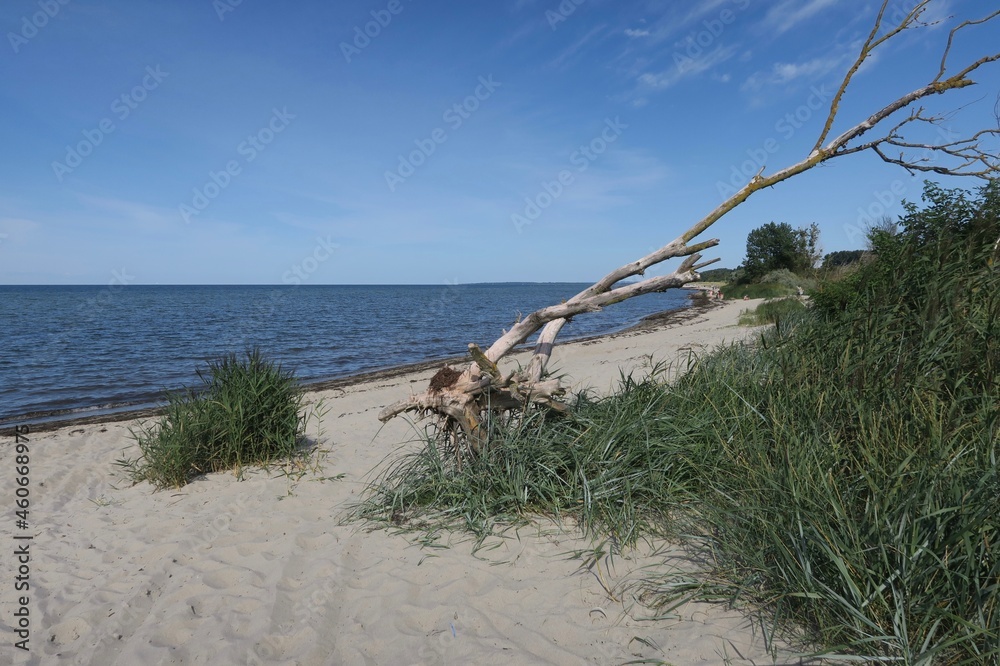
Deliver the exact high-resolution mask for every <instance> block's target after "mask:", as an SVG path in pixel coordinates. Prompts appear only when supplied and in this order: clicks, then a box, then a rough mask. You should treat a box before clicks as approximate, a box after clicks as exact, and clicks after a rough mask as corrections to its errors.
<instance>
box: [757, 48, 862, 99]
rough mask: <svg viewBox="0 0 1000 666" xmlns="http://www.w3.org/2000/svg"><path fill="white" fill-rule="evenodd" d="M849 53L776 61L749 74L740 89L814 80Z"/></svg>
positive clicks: (831, 68) (759, 88)
mask: <svg viewBox="0 0 1000 666" xmlns="http://www.w3.org/2000/svg"><path fill="white" fill-rule="evenodd" d="M849 55H850V54H849V53H845V52H842V53H838V54H831V55H826V56H822V57H819V58H813V59H812V60H806V61H804V62H777V63H775V64H774V65H772V66H771V69H769V70H766V71H762V72H755V73H753V74H751V75H750V77H749V78H747V80H746V81H744V82H743V85H742V86H741V87H740V89H741V90H743V91H744V92H752V93H759V92H761V91H762V90H763V89H764V88H767V87H771V86H789V85H792V84H794V83H795V82H796V81H797V80H798V79H808V80H816V79H819V78H822V77H823V76H826V75H827V74H829V73H830V72H832V71H833V70H834V69H837V68H838V67H840V66H841V65H842V64H843V63H844V62H845V61H846V59H847V58H848V57H849Z"/></svg>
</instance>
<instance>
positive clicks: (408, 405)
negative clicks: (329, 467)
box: [379, 0, 1000, 452]
mask: <svg viewBox="0 0 1000 666" xmlns="http://www.w3.org/2000/svg"><path fill="white" fill-rule="evenodd" d="M933 2H934V0H924V1H922V2H918V3H916V6H915V7H913V9H912V10H910V11H909V13H907V15H906V16H905V17H904V18H903V19H902V20H901V21H900V22H899V24H898V25H895V26H885V25H884V20H885V14H886V9H887V7H888V4H889V3H888V0H885V2H883V3H882V6H881V9H880V10H879V13H878V16H877V18H876V20H875V24H874V26H873V27H872V30H871V33H870V34H869V35H868V38H867V39H866V40H865V42H864V44H863V45H862V47H861V49H860V51H859V53H858V56H857V58H856V60H855V61H854V63H853V64H852V66H851V67H850V69H849V70H848V72H847V74H846V75H845V76H844V79H843V81H842V82H841V84H840V86H839V88H838V90H837V92H836V94H835V95H834V97H833V99H832V101H831V103H830V110H829V113H828V114H827V117H826V120H825V122H824V125H823V127H822V130H821V131H820V133H819V136H818V138H817V141H816V143H815V146H814V147H813V149H812V150H811V152H810V153H809V155H807V156H806V157H805V158H804V159H803V160H801V161H799V162H797V163H795V164H792V165H790V166H787V167H785V168H783V169H780V170H778V171H776V172H774V173H772V174H770V175H765V173H764V170H765V169H764V168H762V169H761V170H760V171H759V172H758V173H757V174H756V175H755V176H754V177H753V178H751V179H750V181H749V182H748V183H747V184H746V185H744V186H743V187H742V188H741V189H740V190H739V191H737V192H735V193H734V194H733V195H732V196H730V197H729V198H728V199H727V200H726V201H724V202H723V203H722V204H720V205H719V206H718V207H716V208H715V209H714V210H713V211H711V212H710V213H709V214H708V215H706V216H705V217H704V218H702V219H701V220H700V221H698V222H697V223H696V224H694V225H693V226H692V227H691V228H689V229H688V230H687V231H685V232H684V233H683V234H681V235H680V236H678V237H677V238H675V239H674V240H672V241H671V242H670V243H668V244H666V245H665V246H663V247H662V248H660V249H659V250H656V251H655V252H653V253H651V254H649V255H647V256H645V257H643V258H641V259H639V260H638V261H634V262H631V263H628V264H625V265H624V266H621V267H620V268H617V269H615V270H614V271H612V272H611V273H609V274H608V275H606V276H605V277H604V278H602V279H601V280H599V281H598V282H596V283H594V284H593V285H592V286H590V287H588V288H587V289H585V290H584V291H581V292H580V293H579V294H577V295H576V296H574V297H572V298H570V299H569V300H567V301H566V302H564V303H560V304H558V305H552V306H549V307H546V308H542V309H541V310H537V311H535V312H532V313H531V314H530V315H528V316H527V317H525V318H523V319H522V320H520V321H519V322H517V323H516V324H515V325H514V326H513V327H512V328H511V329H510V330H509V331H506V332H504V334H503V335H502V336H501V337H500V338H499V339H497V341H496V342H494V343H493V344H492V345H491V346H490V347H489V349H487V350H486V351H485V352H484V351H482V350H481V349H480V348H479V347H478V346H477V345H475V344H470V345H469V352H470V355H471V357H472V360H471V361H470V362H469V364H468V365H467V366H466V367H465V368H464V369H461V370H456V369H452V368H447V367H446V368H444V369H442V370H441V371H440V372H438V373H437V374H436V375H435V376H434V378H433V379H432V380H431V383H430V386H429V387H428V388H427V390H426V391H424V392H423V393H420V394H417V395H413V396H411V397H409V398H407V399H405V400H402V401H400V402H397V403H395V404H393V405H390V406H388V407H386V408H385V409H384V410H383V411H382V412H381V413H380V414H379V419H380V420H382V421H383V422H385V421H388V420H389V419H391V418H393V417H395V416H398V415H399V414H402V413H404V412H415V413H417V414H418V415H420V416H427V415H431V416H434V417H436V418H437V419H438V420H439V421H438V422H439V425H442V426H443V427H444V428H445V430H446V431H448V432H449V433H451V434H452V436H454V437H455V438H456V444H457V442H458V441H460V440H464V441H465V442H466V443H467V444H468V446H469V448H470V449H471V450H472V451H473V452H475V451H478V450H479V449H480V448H481V446H482V444H483V439H484V436H485V435H484V432H485V429H484V428H483V427H482V426H483V423H484V420H485V419H488V418H490V417H491V415H495V414H498V413H502V412H508V411H517V410H522V409H524V408H525V407H527V406H529V405H532V404H539V405H543V406H545V407H548V408H551V409H556V410H565V409H567V407H566V405H565V404H563V403H562V402H561V401H560V397H561V396H562V395H563V393H564V389H563V387H562V386H560V384H559V381H558V380H555V379H545V369H546V366H547V364H548V361H549V358H550V357H551V354H552V349H553V346H554V344H555V340H556V338H557V337H558V335H559V332H560V330H561V329H562V327H563V325H564V324H565V323H566V322H567V321H568V320H569V319H570V318H572V317H574V316H576V315H580V314H583V313H586V312H595V311H597V310H600V309H601V308H604V307H606V306H608V305H611V304H613V303H618V302H620V301H624V300H626V299H629V298H634V297H636V296H640V295H642V294H648V293H653V292H662V291H666V290H668V289H674V288H677V287H681V286H683V285H685V284H688V283H691V282H695V281H697V280H698V279H700V278H699V275H698V270H699V269H701V268H703V267H705V266H708V265H710V264H712V263H714V262H715V261H718V260H717V259H713V260H709V261H702V260H701V259H702V256H701V252H703V251H704V250H706V249H708V248H711V247H714V246H716V245H718V243H719V240H718V239H715V238H713V239H710V240H704V241H700V242H695V241H696V239H697V238H698V237H699V236H700V235H702V234H703V233H704V232H705V231H706V230H708V228H709V227H711V226H712V225H713V224H715V223H716V222H717V221H718V220H719V219H721V218H722V217H723V216H725V215H726V214H727V213H729V212H730V211H732V210H733V209H734V208H736V207H737V206H739V205H740V204H742V203H743V202H744V201H746V200H747V199H748V198H749V197H750V196H751V195H753V194H754V193H756V192H759V191H760V190H762V189H764V188H767V187H771V186H773V185H777V184H778V183H780V182H782V181H785V180H788V179H789V178H791V177H793V176H796V175H798V174H800V173H802V172H804V171H808V170H810V169H812V168H813V167H816V166H818V165H820V164H823V163H824V162H827V161H829V160H832V159H834V158H836V157H842V156H844V155H851V154H854V153H860V152H864V151H871V152H874V153H875V154H876V155H878V156H879V157H880V158H881V159H882V160H884V161H885V162H887V163H890V164H895V165H898V166H902V167H903V168H905V169H907V170H909V171H910V172H911V173H912V172H918V171H925V172H933V173H938V174H946V175H961V176H975V177H981V178H996V177H997V176H998V175H1000V158H998V156H997V155H996V154H991V153H990V152H988V150H987V149H985V148H983V142H984V141H986V140H989V139H991V138H997V137H998V136H1000V121H998V128H997V129H983V130H981V131H978V132H976V133H974V134H972V135H971V136H969V137H967V138H960V139H957V140H954V141H948V142H941V143H920V142H914V141H907V140H906V139H905V138H904V137H903V136H902V132H903V130H904V129H908V128H909V127H910V126H915V125H920V124H924V125H936V124H940V123H941V122H942V121H943V119H944V117H943V116H940V115H927V114H926V113H925V111H924V109H923V108H922V107H917V106H916V103H917V102H919V101H920V100H923V99H925V98H929V97H931V96H933V95H941V94H945V93H948V92H949V91H952V90H958V89H961V88H965V87H967V86H971V85H974V84H975V82H974V81H973V80H972V79H970V78H969V77H970V75H971V74H972V73H973V72H975V71H976V70H978V69H979V68H980V67H983V66H984V65H986V64H988V63H992V62H996V61H997V60H1000V52H998V53H994V54H987V55H984V56H983V57H981V58H979V59H978V60H975V61H974V62H972V63H970V64H967V65H965V66H963V67H962V68H961V69H958V70H957V71H956V72H955V73H953V74H950V75H949V74H948V69H949V67H948V59H949V56H950V54H951V49H952V45H953V43H954V40H955V38H956V36H957V35H958V34H959V33H960V32H961V31H963V30H967V29H970V28H975V27H977V26H981V25H982V24H985V23H988V22H990V21H994V19H997V17H998V16H1000V10H996V11H994V12H992V13H990V14H987V15H986V16H984V17H982V18H979V19H974V20H966V21H963V22H961V23H959V24H958V25H956V26H955V27H954V28H952V29H951V31H950V32H949V35H948V40H947V44H946V46H945V48H944V50H943V54H942V58H941V65H940V68H939V70H938V71H937V73H936V75H935V76H934V78H933V79H932V80H931V81H930V82H928V83H927V84H926V85H924V86H921V87H919V88H917V89H916V90H913V91H911V92H909V93H907V94H905V95H902V96H901V97H899V98H897V99H896V100H895V101H892V102H890V103H889V104H887V105H886V106H884V107H883V108H882V109H880V110H878V111H876V112H875V113H873V114H871V116H869V117H868V118H866V119H865V120H863V121H861V122H859V123H857V124H855V125H853V126H852V127H850V128H849V129H847V130H845V131H843V132H841V133H840V134H839V135H837V136H835V137H834V138H833V139H830V134H831V131H832V129H833V125H834V121H835V120H836V119H837V115H838V112H839V110H840V104H841V100H842V99H843V97H844V95H845V93H846V92H847V89H848V86H849V85H850V83H851V81H852V80H853V78H854V76H855V74H857V72H858V70H859V69H860V68H861V66H862V65H863V64H864V63H865V62H866V61H867V60H868V59H869V58H871V57H872V55H873V54H874V53H875V51H876V50H877V49H878V48H879V47H880V46H881V45H883V44H884V43H885V42H887V41H889V40H890V39H892V38H893V37H895V36H897V35H899V34H900V33H902V32H904V31H906V30H911V29H919V28H926V27H927V26H928V25H929V24H928V23H926V22H924V21H923V20H922V16H923V15H924V13H925V11H926V9H927V8H928V7H929V6H930V5H931V4H933ZM883 30H885V32H883ZM907 109H909V110H910V113H909V115H908V116H906V117H905V118H903V119H902V120H901V121H898V122H896V124H895V125H893V126H891V127H889V128H888V129H887V130H885V131H884V133H883V134H882V135H881V136H879V137H878V138H874V139H869V140H867V141H864V142H861V141H860V140H861V139H862V137H865V138H867V137H868V136H869V135H870V134H872V132H873V130H875V129H876V128H877V127H879V126H881V125H882V124H888V123H887V122H886V121H888V119H889V118H890V117H892V116H895V115H897V114H898V113H899V112H901V111H904V110H907ZM915 153H919V154H915ZM938 159H941V160H944V162H941V163H938ZM680 257H683V258H684V260H683V261H682V263H681V264H680V265H679V266H678V267H677V268H676V269H675V270H674V271H673V272H671V273H670V274H669V275H663V276H657V277H651V278H647V279H643V280H641V281H638V282H634V283H631V284H627V285H624V286H620V283H621V282H622V280H625V279H627V278H631V277H636V276H642V275H644V273H645V272H646V270H648V269H649V268H651V267H653V266H656V265H657V264H660V263H662V262H664V261H666V260H668V259H673V258H680ZM539 329H541V334H540V335H539V337H538V341H537V343H536V345H535V350H534V354H533V356H532V358H531V361H530V363H528V365H527V366H526V367H525V368H523V369H521V370H520V371H517V372H509V373H507V374H502V373H501V371H500V369H499V368H498V366H497V364H498V363H499V362H500V360H501V359H503V358H504V357H505V356H507V355H508V354H509V353H510V352H511V351H512V350H513V349H514V348H515V347H516V346H518V345H520V344H522V343H524V342H525V341H526V340H527V339H528V338H529V337H530V336H531V335H533V334H534V333H536V332H537V331H538V330H539Z"/></svg>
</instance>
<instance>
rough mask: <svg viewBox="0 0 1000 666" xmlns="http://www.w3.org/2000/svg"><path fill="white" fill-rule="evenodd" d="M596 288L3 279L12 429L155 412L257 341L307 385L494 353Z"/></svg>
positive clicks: (600, 324)
mask: <svg viewBox="0 0 1000 666" xmlns="http://www.w3.org/2000/svg"><path fill="white" fill-rule="evenodd" d="M588 286H590V285H589V284H583V283H581V284H575V283H500V284H492V283H491V284H456V285H402V286H399V285H395V286H394V285H371V286H362V285H341V286H321V285H310V286H257V285H255V286H143V285H127V286H123V285H111V286H103V287H102V286H0V308H2V309H3V313H4V317H3V323H2V324H0V426H3V427H7V426H13V425H17V424H20V423H29V422H31V423H37V422H44V421H46V420H49V421H51V420H53V419H58V420H62V419H66V418H77V417H87V416H92V415H99V414H103V413H107V412H117V411H127V410H131V409H140V408H148V407H155V406H157V405H159V404H162V403H163V401H164V396H165V395H166V392H168V391H171V390H178V389H182V388H184V387H192V388H195V387H197V386H198V385H199V384H200V383H201V382H200V380H199V379H198V375H197V371H198V370H199V369H204V368H205V367H206V366H207V363H208V362H209V361H211V360H214V359H217V358H219V357H221V356H223V355H225V354H227V353H230V352H236V353H242V352H243V351H244V350H246V349H250V348H253V347H257V348H259V349H261V350H262V351H263V352H264V353H265V354H266V355H267V356H268V357H269V358H272V359H274V360H276V361H278V362H280V363H281V364H282V367H284V368H286V369H290V370H293V371H294V372H295V374H296V377H297V378H298V379H299V380H300V381H301V382H302V383H304V384H309V383H315V382H321V381H324V380H329V379H337V378H342V377H348V376H351V375H355V374H360V373H364V372H368V371H375V370H380V369H386V368H390V367H395V366H400V365H407V364H411V363H417V362H422V361H429V360H435V359H444V358H449V357H455V356H461V355H463V354H465V352H466V350H467V347H468V344H469V343H470V342H475V343H477V344H479V345H480V346H481V347H483V348H484V349H485V348H486V347H488V346H489V345H490V344H491V343H492V342H493V341H494V340H496V338H498V337H499V336H500V335H501V334H502V333H503V331H504V329H507V328H509V327H510V326H511V325H512V324H513V323H514V322H515V321H517V319H518V318H519V316H522V315H527V314H529V313H531V312H533V311H534V310H537V309H539V308H541V307H545V306H547V305H553V304H556V303H559V302H561V301H563V300H566V299H568V298H570V297H571V296H573V295H574V294H576V293H578V292H579V291H581V290H583V289H585V288H587V287H588ZM689 305H690V299H689V292H687V291H686V290H683V289H675V290H670V291H668V292H665V293H662V294H649V295H646V296H641V297H638V298H633V299H630V300H627V301H623V302H621V303H617V304H615V305H612V306H609V307H607V308H605V309H604V310H602V311H601V312H596V313H588V314H582V315H579V316H577V317H576V318H574V319H573V320H571V321H570V322H569V323H568V324H567V325H566V326H565V327H564V328H563V332H562V334H561V335H560V340H569V339H573V338H580V337H588V336H593V335H600V334H606V333H612V332H615V331H619V330H622V329H624V328H628V327H629V326H632V325H634V324H636V323H638V322H639V321H640V320H641V319H642V318H643V317H645V316H648V315H651V314H655V313H659V312H663V311H666V310H675V309H679V308H684V307H687V306H689Z"/></svg>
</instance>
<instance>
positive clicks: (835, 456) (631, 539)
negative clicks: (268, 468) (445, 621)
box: [358, 182, 1000, 664]
mask: <svg viewBox="0 0 1000 666" xmlns="http://www.w3.org/2000/svg"><path fill="white" fill-rule="evenodd" d="M924 198H925V207H923V208H918V207H917V206H915V205H912V204H911V205H908V208H907V212H906V215H905V216H903V217H902V218H901V220H900V221H899V228H898V230H897V231H895V232H893V231H891V230H889V229H878V230H873V231H872V233H871V237H870V244H871V248H870V252H869V253H868V254H867V259H866V260H865V261H862V262H857V263H855V264H854V265H853V267H852V268H851V270H849V271H840V272H839V273H838V279H837V280H836V281H826V282H821V283H820V284H819V285H818V286H817V287H816V288H815V290H814V291H813V298H812V299H811V301H812V303H811V305H810V306H809V307H808V308H797V309H796V310H797V311H788V312H782V313H781V314H782V316H780V317H778V318H777V320H778V323H777V325H776V326H774V327H772V328H771V329H769V330H768V331H767V332H766V333H764V334H763V335H762V336H760V337H759V339H758V340H757V341H756V343H755V344H751V345H739V346H732V347H728V348H724V349H721V350H718V351H717V352H715V353H712V354H708V355H705V356H703V357H701V358H697V359H695V360H693V361H692V362H691V364H690V368H689V369H688V371H687V372H686V373H685V374H683V375H682V376H681V377H680V378H679V379H678V380H676V381H674V382H672V383H669V384H668V383H666V382H664V381H662V380H661V373H658V372H657V369H655V368H654V370H653V371H652V372H650V373H649V375H648V376H646V377H642V378H635V377H631V376H628V377H623V378H622V380H621V385H620V388H619V389H618V391H617V392H615V393H614V394H613V395H610V396H608V397H603V398H592V397H588V396H585V395H584V396H580V397H579V400H578V401H577V404H576V406H575V409H573V410H572V411H571V412H570V413H569V414H568V415H556V414H550V413H546V412H544V411H541V410H537V411H530V412H528V413H526V414H519V415H514V416H512V417H511V418H510V419H509V420H507V421H505V422H496V421H495V422H493V423H491V424H490V425H489V427H490V428H491V430H490V433H489V437H488V438H487V439H488V445H487V446H485V447H484V448H483V449H482V451H481V452H480V453H479V455H476V456H466V457H465V458H464V460H463V461H462V464H461V465H460V466H458V465H456V463H455V453H454V451H452V450H451V449H450V448H449V446H448V444H447V442H446V441H444V440H442V439H440V438H436V437H435V436H434V435H433V433H430V434H429V435H428V438H427V441H426V446H425V447H423V448H422V450H420V451H419V452H416V453H413V454H410V455H407V456H405V457H403V458H401V459H398V460H395V461H393V462H391V463H390V464H389V465H388V466H387V467H386V468H385V469H384V470H383V472H382V475H381V476H380V477H379V478H378V479H377V480H376V481H375V483H374V484H373V486H372V487H371V489H370V491H369V494H368V496H367V499H366V500H365V501H364V503H363V504H361V505H360V506H359V507H358V515H359V516H362V517H365V518H368V519H373V520H377V521H384V522H386V523H392V524H396V525H399V524H406V525H409V526H411V527H414V528H418V529H425V530H427V529H439V528H442V527H448V528H461V529H464V530H468V531H471V532H472V533H473V534H474V535H476V536H477V537H479V538H480V539H483V538H485V537H487V536H488V535H491V534H496V533H497V532H498V531H502V529H503V528H504V527H505V526H509V525H512V524H523V523H524V522H525V521H528V520H530V519H531V518H532V517H533V516H536V515H539V514H541V515H547V516H555V517H569V518H572V519H574V521H576V522H577V523H578V524H579V525H581V526H582V528H583V529H584V530H585V531H586V532H587V533H588V534H589V535H591V536H592V537H593V538H594V539H596V540H598V541H599V542H603V543H604V544H605V545H606V546H607V547H608V548H617V547H627V545H628V544H632V543H635V542H636V541H637V540H640V539H644V538H647V537H654V536H655V537H669V538H672V539H675V540H680V541H682V542H683V543H685V544H686V545H687V546H688V547H689V548H691V549H692V550H693V551H696V552H697V553H699V554H700V555H702V556H704V557H705V561H706V562H707V563H708V564H707V565H706V570H705V571H704V572H703V575H701V576H699V577H698V578H697V580H693V579H680V578H677V577H676V575H666V574H665V575H664V576H663V577H661V578H659V579H651V580H649V581H647V591H648V590H652V591H653V594H652V595H648V594H647V596H646V597H645V599H646V601H647V602H648V603H649V604H650V605H652V606H653V607H667V606H671V605H673V604H675V603H677V602H678V601H680V600H683V599H687V598H693V599H703V600H720V599H726V600H729V601H732V602H735V603H737V604H739V605H741V606H742V607H744V608H746V609H748V610H749V611H752V612H758V613H761V614H762V615H763V617H766V618H768V619H769V622H768V623H766V624H767V626H773V627H775V628H776V630H778V631H779V633H780V630H781V629H785V630H787V631H786V632H785V635H786V636H796V637H798V638H800V639H803V640H802V642H800V643H799V644H800V645H808V646H810V647H808V648H803V652H804V653H812V654H817V655H827V656H830V655H840V656H841V657H842V658H848V659H852V660H857V661H864V660H878V661H886V662H892V663H905V664H930V663H934V664H997V663H998V662H1000V605H998V598H1000V517H998V516H1000V500H998V498H1000V475H998V472H997V455H998V450H1000V247H998V243H1000V215H998V213H1000V186H998V183H997V182H992V183H991V184H990V185H988V186H986V187H984V188H982V189H980V190H978V191H976V192H974V193H973V192H965V191H961V190H945V189H941V188H939V187H937V186H934V185H928V186H927V187H926V189H925V193H924Z"/></svg>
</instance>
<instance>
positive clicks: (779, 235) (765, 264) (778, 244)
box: [743, 222, 819, 282]
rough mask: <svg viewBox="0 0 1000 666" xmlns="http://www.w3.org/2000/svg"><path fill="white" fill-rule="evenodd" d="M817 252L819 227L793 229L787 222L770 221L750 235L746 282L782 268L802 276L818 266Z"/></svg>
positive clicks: (745, 266)
mask: <svg viewBox="0 0 1000 666" xmlns="http://www.w3.org/2000/svg"><path fill="white" fill-rule="evenodd" d="M818 253H819V227H818V226H817V225H816V224H812V225H810V226H809V227H808V228H802V229H794V228H792V225H790V224H788V223H787V222H781V223H780V224H779V223H775V222H768V223H767V224H765V225H763V226H761V227H757V228H756V229H754V230H753V231H751V232H750V234H749V235H748V236H747V257H746V260H745V261H744V262H743V279H744V280H745V281H747V282H754V281H756V280H759V279H760V278H761V277H762V276H764V275H766V274H767V273H770V272H771V271H776V270H781V269H782V268H784V269H787V270H790V271H792V272H793V273H802V272H804V271H806V270H808V269H811V268H812V267H813V266H814V265H815V263H816V260H817V258H818Z"/></svg>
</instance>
